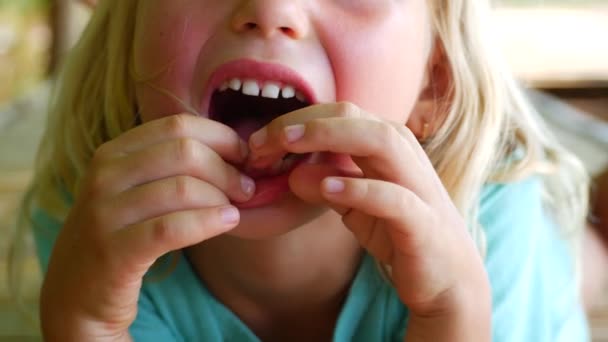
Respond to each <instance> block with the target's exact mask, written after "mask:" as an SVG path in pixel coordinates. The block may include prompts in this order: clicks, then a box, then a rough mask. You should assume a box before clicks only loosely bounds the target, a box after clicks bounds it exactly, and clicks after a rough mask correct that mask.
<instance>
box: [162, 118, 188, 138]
mask: <svg viewBox="0 0 608 342" xmlns="http://www.w3.org/2000/svg"><path fill="white" fill-rule="evenodd" d="M188 117H189V115H188V114H178V115H173V116H170V117H167V118H166V119H165V125H166V127H165V130H166V131H167V132H168V133H170V134H171V135H172V136H175V137H181V136H184V135H186V133H187V132H188Z"/></svg>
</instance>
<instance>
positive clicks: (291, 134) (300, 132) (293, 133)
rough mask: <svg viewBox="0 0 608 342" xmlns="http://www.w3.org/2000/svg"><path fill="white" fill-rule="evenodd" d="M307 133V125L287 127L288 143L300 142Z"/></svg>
mask: <svg viewBox="0 0 608 342" xmlns="http://www.w3.org/2000/svg"><path fill="white" fill-rule="evenodd" d="M305 131H306V126H305V125H293V126H287V127H285V137H286V138H287V141H288V142H290V143H292V142H296V141H298V140H300V139H301V138H302V137H303V136H304V132H305Z"/></svg>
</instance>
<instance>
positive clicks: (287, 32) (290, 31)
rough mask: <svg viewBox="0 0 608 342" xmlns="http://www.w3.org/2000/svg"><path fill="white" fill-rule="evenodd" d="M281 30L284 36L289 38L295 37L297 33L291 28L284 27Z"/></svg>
mask: <svg viewBox="0 0 608 342" xmlns="http://www.w3.org/2000/svg"><path fill="white" fill-rule="evenodd" d="M280 30H281V32H283V34H285V35H287V36H289V37H294V36H295V31H294V30H293V29H292V28H291V27H287V26H283V27H281V28H280Z"/></svg>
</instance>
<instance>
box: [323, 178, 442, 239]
mask: <svg viewBox="0 0 608 342" xmlns="http://www.w3.org/2000/svg"><path fill="white" fill-rule="evenodd" d="M322 189H323V195H324V196H325V198H326V200H327V201H329V202H331V203H334V204H336V205H340V206H343V207H348V208H351V209H352V210H358V211H361V212H363V213H365V214H367V215H371V216H374V217H377V218H380V219H384V220H386V221H387V222H388V223H389V224H391V225H393V226H396V227H399V229H398V231H391V232H388V233H389V234H391V235H393V236H398V237H399V238H404V237H407V238H411V237H413V236H418V237H420V236H422V235H424V233H423V232H421V231H418V230H416V227H419V226H420V225H424V224H429V223H431V222H433V219H434V218H433V217H432V215H431V211H430V209H429V207H428V206H427V205H426V203H424V202H423V201H422V200H421V199H420V198H419V197H418V196H416V194H414V193H413V192H412V191H410V190H408V189H406V188H404V187H401V186H399V185H397V184H394V183H390V182H385V181H380V180H374V179H357V178H340V177H330V178H327V179H325V180H324V181H323V183H322Z"/></svg>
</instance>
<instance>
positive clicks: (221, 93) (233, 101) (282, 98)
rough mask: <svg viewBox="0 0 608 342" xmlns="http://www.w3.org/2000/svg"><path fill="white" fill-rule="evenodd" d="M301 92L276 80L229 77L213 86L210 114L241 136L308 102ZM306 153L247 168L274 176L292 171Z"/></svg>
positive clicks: (258, 176)
mask: <svg viewBox="0 0 608 342" xmlns="http://www.w3.org/2000/svg"><path fill="white" fill-rule="evenodd" d="M310 105H311V101H309V100H308V99H307V98H306V96H305V95H304V93H303V92H301V91H299V90H297V88H296V87H294V86H292V85H288V84H281V83H278V82H268V81H267V82H261V81H257V80H253V79H244V80H241V79H238V78H232V79H230V80H228V81H225V82H224V83H222V85H221V86H220V87H219V88H218V89H216V90H215V91H214V92H213V94H212V96H211V101H210V107H209V117H210V118H211V119H212V120H215V121H219V122H221V123H223V124H225V125H227V126H229V127H231V128H232V129H234V130H235V131H236V132H237V134H238V135H239V136H240V137H241V138H242V139H243V140H244V141H248V140H249V137H250V136H251V134H253V133H254V132H256V131H257V130H259V129H260V128H262V127H264V126H266V125H267V124H269V123H270V122H271V121H272V120H274V119H275V118H277V117H279V116H281V115H283V114H286V113H289V112H292V111H295V110H298V109H301V108H304V107H307V106H310ZM306 156H308V154H302V155H299V154H292V153H289V154H287V155H286V156H285V157H284V158H283V159H282V160H279V161H277V163H275V165H273V166H272V167H271V168H270V169H268V170H256V171H251V172H248V173H250V175H251V176H254V178H261V177H271V176H277V175H280V174H282V173H286V172H289V171H291V169H293V167H294V166H295V165H296V164H297V163H298V162H299V161H301V160H303V159H304V158H305V157H306Z"/></svg>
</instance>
